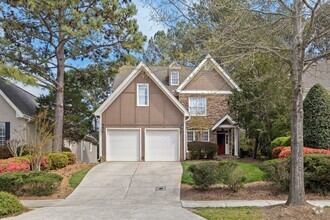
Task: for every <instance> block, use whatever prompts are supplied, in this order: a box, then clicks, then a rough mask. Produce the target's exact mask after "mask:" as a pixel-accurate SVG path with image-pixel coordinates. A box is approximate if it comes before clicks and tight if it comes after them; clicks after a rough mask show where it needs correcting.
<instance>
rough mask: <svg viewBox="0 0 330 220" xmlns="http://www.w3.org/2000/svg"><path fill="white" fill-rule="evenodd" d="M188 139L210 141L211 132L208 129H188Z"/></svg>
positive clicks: (189, 140)
mask: <svg viewBox="0 0 330 220" xmlns="http://www.w3.org/2000/svg"><path fill="white" fill-rule="evenodd" d="M187 141H188V142H192V141H203V142H209V141H210V133H209V131H208V130H188V131H187Z"/></svg>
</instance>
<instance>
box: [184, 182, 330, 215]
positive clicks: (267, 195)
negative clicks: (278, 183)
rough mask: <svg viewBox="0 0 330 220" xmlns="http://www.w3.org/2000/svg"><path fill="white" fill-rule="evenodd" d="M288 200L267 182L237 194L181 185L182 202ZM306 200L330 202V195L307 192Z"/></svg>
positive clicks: (254, 184) (285, 193)
mask: <svg viewBox="0 0 330 220" xmlns="http://www.w3.org/2000/svg"><path fill="white" fill-rule="evenodd" d="M287 198H288V193H287V192H280V191H278V190H276V189H274V187H272V186H271V185H270V184H269V183H268V182H265V181H261V182H254V183H247V184H245V185H244V188H243V189H241V190H239V191H237V192H232V191H230V190H229V189H226V188H225V187H224V186H223V185H215V186H213V187H211V188H210V189H209V190H207V191H200V190H198V189H195V188H194V187H193V186H190V185H186V184H181V200H196V201H203V200H204V201H207V200H264V199H265V200H286V199H287ZM306 199H308V200H329V199H330V195H328V196H322V195H318V194H316V193H313V192H306ZM329 219H330V218H329Z"/></svg>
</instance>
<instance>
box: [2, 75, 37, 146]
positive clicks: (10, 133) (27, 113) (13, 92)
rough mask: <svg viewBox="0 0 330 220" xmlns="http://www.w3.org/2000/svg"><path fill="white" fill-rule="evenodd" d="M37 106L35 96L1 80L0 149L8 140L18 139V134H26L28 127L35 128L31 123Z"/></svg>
mask: <svg viewBox="0 0 330 220" xmlns="http://www.w3.org/2000/svg"><path fill="white" fill-rule="evenodd" d="M36 106H37V102H36V97H35V96H34V95H32V94H31V93H29V92H27V91H25V90H23V89H21V88H19V87H18V86H16V85H14V84H12V83H10V82H9V81H7V80H5V79H3V78H0V147H1V146H5V144H6V141H7V140H10V139H18V138H19V137H18V132H22V131H23V132H25V130H26V128H27V126H33V125H32V123H31V122H30V121H31V119H32V117H33V115H34V114H35V111H36ZM30 128H32V127H30ZM29 130H30V132H31V131H33V129H29Z"/></svg>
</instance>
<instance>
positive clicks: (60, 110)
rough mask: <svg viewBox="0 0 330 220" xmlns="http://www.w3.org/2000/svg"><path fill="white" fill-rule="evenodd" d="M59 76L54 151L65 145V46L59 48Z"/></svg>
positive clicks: (59, 150)
mask: <svg viewBox="0 0 330 220" xmlns="http://www.w3.org/2000/svg"><path fill="white" fill-rule="evenodd" d="M56 57H57V63H58V68H57V78H56V83H57V86H56V100H55V123H56V124H55V127H54V135H55V139H54V151H55V152H61V151H62V145H63V117H64V68H65V65H64V47H63V46H60V47H58V50H57V55H56Z"/></svg>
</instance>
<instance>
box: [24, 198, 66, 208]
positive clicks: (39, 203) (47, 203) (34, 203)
mask: <svg viewBox="0 0 330 220" xmlns="http://www.w3.org/2000/svg"><path fill="white" fill-rule="evenodd" d="M63 200H64V199H52V200H50V199H49V200H41V199H40V200H21V203H22V204H23V205H24V206H25V207H28V208H43V207H51V206H54V205H55V204H56V203H58V202H61V201H63Z"/></svg>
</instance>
